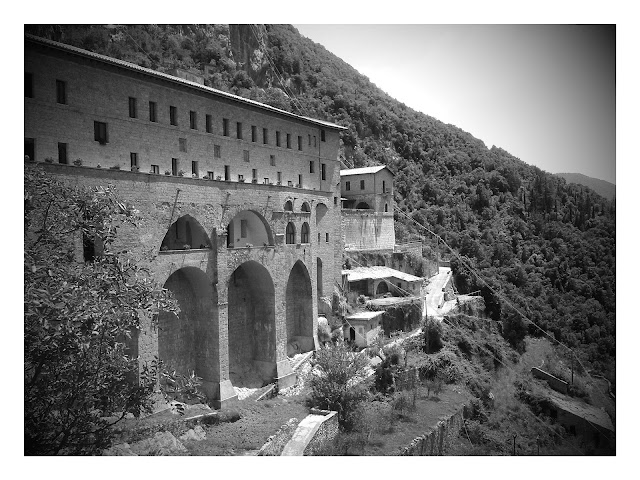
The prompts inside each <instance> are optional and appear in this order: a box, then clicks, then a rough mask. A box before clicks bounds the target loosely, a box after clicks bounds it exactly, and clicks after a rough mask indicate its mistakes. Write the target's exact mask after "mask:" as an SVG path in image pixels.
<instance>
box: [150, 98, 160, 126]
mask: <svg viewBox="0 0 640 480" xmlns="http://www.w3.org/2000/svg"><path fill="white" fill-rule="evenodd" d="M149 121H150V122H157V121H158V118H157V116H156V102H149Z"/></svg>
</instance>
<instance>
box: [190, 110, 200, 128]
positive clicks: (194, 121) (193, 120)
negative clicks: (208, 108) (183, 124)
mask: <svg viewBox="0 0 640 480" xmlns="http://www.w3.org/2000/svg"><path fill="white" fill-rule="evenodd" d="M189 127H190V128H191V130H197V129H198V114H197V113H196V112H194V111H193V110H190V111H189Z"/></svg>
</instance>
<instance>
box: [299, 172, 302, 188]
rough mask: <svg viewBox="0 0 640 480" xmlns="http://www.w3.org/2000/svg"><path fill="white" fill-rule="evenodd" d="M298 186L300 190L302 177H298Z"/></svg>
mask: <svg viewBox="0 0 640 480" xmlns="http://www.w3.org/2000/svg"><path fill="white" fill-rule="evenodd" d="M298 186H299V187H300V188H302V175H298Z"/></svg>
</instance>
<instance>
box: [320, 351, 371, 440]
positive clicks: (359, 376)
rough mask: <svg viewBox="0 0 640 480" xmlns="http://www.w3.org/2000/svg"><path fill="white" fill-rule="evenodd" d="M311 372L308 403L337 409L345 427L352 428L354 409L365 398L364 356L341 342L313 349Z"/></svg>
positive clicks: (365, 366) (341, 422)
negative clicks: (314, 355) (314, 351)
mask: <svg viewBox="0 0 640 480" xmlns="http://www.w3.org/2000/svg"><path fill="white" fill-rule="evenodd" d="M313 365H314V369H313V370H312V374H311V382H310V384H311V394H310V396H309V403H310V404H311V406H314V407H318V408H321V409H324V410H334V411H337V412H338V422H339V423H340V426H341V427H342V428H343V429H344V430H350V429H352V428H353V425H354V421H355V413H356V411H357V409H358V408H359V406H360V404H361V402H362V401H363V400H365V399H366V398H367V389H366V387H365V386H364V385H363V383H364V382H363V380H364V379H365V378H366V368H367V366H368V362H367V359H366V358H365V357H363V356H361V355H356V354H354V353H353V352H352V351H351V350H350V349H349V347H348V346H347V345H346V344H345V343H344V342H338V343H337V344H336V345H331V346H329V347H327V348H323V349H321V350H318V351H317V352H316V358H315V360H314V362H313Z"/></svg>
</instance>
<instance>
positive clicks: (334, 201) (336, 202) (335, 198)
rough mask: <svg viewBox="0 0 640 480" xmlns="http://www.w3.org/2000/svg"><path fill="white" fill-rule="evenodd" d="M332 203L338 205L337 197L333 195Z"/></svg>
mask: <svg viewBox="0 0 640 480" xmlns="http://www.w3.org/2000/svg"><path fill="white" fill-rule="evenodd" d="M333 204H334V205H338V197H333Z"/></svg>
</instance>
